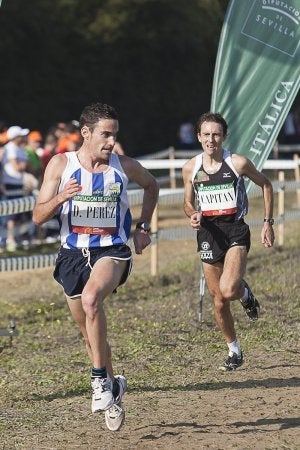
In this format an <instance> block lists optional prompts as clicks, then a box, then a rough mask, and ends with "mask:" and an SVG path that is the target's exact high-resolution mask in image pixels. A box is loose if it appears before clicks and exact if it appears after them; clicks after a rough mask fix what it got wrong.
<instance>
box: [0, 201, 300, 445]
mask: <svg viewBox="0 0 300 450" xmlns="http://www.w3.org/2000/svg"><path fill="white" fill-rule="evenodd" d="M254 209H255V208H254ZM180 214H181V210H180V212H178V211H177V212H176V214H175V213H174V211H173V210H172V211H165V212H164V214H162V216H163V218H162V220H166V217H168V221H169V223H170V221H171V222H172V220H175V221H176V215H178V216H180ZM180 220H181V219H180ZM183 220H185V219H184V218H183ZM185 223H186V222H185ZM259 231H260V230H258V229H254V230H253V231H252V243H253V245H252V249H251V251H250V254H249V262H248V268H247V277H246V279H247V281H248V282H249V284H250V285H251V287H252V289H253V291H254V293H255V294H256V296H257V298H258V299H259V300H260V301H261V305H262V315H261V318H260V320H259V321H258V322H257V323H256V324H255V325H253V323H251V322H249V321H248V320H247V318H246V317H245V315H244V312H243V310H242V308H241V307H240V305H239V304H238V303H237V302H235V303H234V304H233V313H234V317H235V319H236V328H237V334H238V337H239V341H240V343H241V346H242V348H243V351H244V353H245V365H244V366H243V368H241V370H240V371H237V372H236V373H234V374H229V375H228V374H225V375H224V374H223V373H220V372H218V371H217V366H218V364H219V363H221V362H222V361H223V359H224V357H225V356H226V353H227V349H226V345H225V344H224V342H223V339H222V336H221V334H220V332H219V330H218V329H217V327H216V325H215V322H214V317H213V309H212V304H211V300H210V298H209V295H208V293H206V294H205V298H204V310H203V316H204V321H203V323H202V324H201V326H200V324H199V322H198V320H197V317H198V315H197V314H198V297H199V294H198V292H199V260H198V257H197V255H196V252H195V243H193V242H183V241H176V242H174V241H172V242H162V243H160V244H159V261H160V271H159V275H157V276H155V277H150V276H149V253H150V250H149V249H148V250H147V252H146V254H145V255H143V256H142V257H141V258H140V259H139V258H138V257H135V261H134V266H135V269H134V273H133V274H132V275H131V277H130V279H129V281H128V282H127V284H126V285H125V286H123V287H122V288H120V289H119V290H118V292H117V294H115V295H112V296H111V297H110V299H109V300H108V301H107V303H106V312H107V318H108V324H109V339H110V342H111V345H112V351H113V360H114V366H115V371H116V373H125V375H126V376H127V377H128V382H129V384H128V394H127V395H126V396H125V404H126V408H127V418H126V422H125V425H124V427H123V428H122V430H121V431H120V432H119V433H117V434H113V433H109V432H108V431H107V430H106V429H105V426H104V424H103V419H102V418H101V420H100V419H99V417H98V416H97V415H93V416H92V414H91V413H90V385H89V370H90V365H89V361H88V359H87V356H86V354H85V349H84V346H83V342H82V339H81V336H80V335H79V333H78V330H77V328H76V327H75V325H74V323H73V321H72V319H71V317H70V314H69V311H68V309H67V307H66V303H65V301H64V298H63V296H62V293H61V291H60V288H59V287H58V286H56V284H55V283H54V281H53V280H52V276H51V270H45V269H43V270H38V271H36V272H34V273H33V272H23V273H18V274H14V275H13V274H2V275H1V280H2V282H1V286H2V292H1V293H0V319H1V321H0V327H5V326H6V325H7V323H8V321H9V319H10V318H14V320H15V322H16V325H17V329H18V331H19V336H17V337H15V338H13V344H12V346H9V339H8V338H5V337H2V338H0V350H1V353H0V362H1V366H0V448H1V449H3V450H4V449H5V450H11V449H21V448H22V449H35V450H37V449H42V448H45V449H73V448H80V449H81V448H82V449H98V448H99V449H117V448H118V449H131V448H138V449H146V448H147V449H148V448H149V449H156V448H162V449H169V448H173V449H177V448H181V449H184V450H185V449H187V450H189V449H206V448H207V449H229V448H230V449H231V448H238V449H246V448H261V449H277V448H278V449H299V448H300V434H299V431H297V428H298V430H299V425H300V423H299V418H298V417H299V414H298V413H299V409H298V408H299V403H300V402H299V392H300V388H299V380H300V376H299V375H300V373H299V368H300V360H299V355H300V348H299V314H300V302H299V266H300V254H299V245H300V236H299V221H298V222H297V221H295V222H289V223H287V224H286V230H285V231H286V235H285V236H286V239H285V246H284V248H278V247H276V246H275V248H273V249H271V250H266V249H264V248H263V247H261V246H260V244H259V243H258V241H259ZM297 396H298V400H297ZM187 398H188V401H187ZM245 399H246V400H245ZM263 402H264V403H263ZM297 409H298V413H297ZM237 411H239V412H238V413H237Z"/></svg>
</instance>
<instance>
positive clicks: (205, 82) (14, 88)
mask: <svg viewBox="0 0 300 450" xmlns="http://www.w3.org/2000/svg"><path fill="white" fill-rule="evenodd" d="M227 3H228V2H227V1H225V0H219V1H218V0H189V1H188V2H187V1H186V2H184V1H182V0H177V1H174V0H102V1H101V2H99V0H86V1H84V2H82V1H80V0H56V1H54V0H26V2H23V1H21V0H14V1H13V2H11V1H9V0H3V3H2V7H1V9H0V30H1V31H0V34H1V39H0V55H1V61H2V65H1V66H2V68H1V87H2V95H1V105H0V118H2V119H4V120H6V121H7V122H9V124H12V123H19V124H22V125H26V126H29V127H30V128H40V129H42V130H43V131H45V130H46V129H47V128H48V127H49V126H50V125H51V124H52V123H54V122H56V121H59V120H71V119H77V118H78V116H79V114H80V112H81V110H82V108H83V106H85V105H86V104H88V103H91V102H95V101H103V102H107V103H111V104H113V105H115V106H116V108H117V110H118V112H119V116H120V140H121V142H122V144H123V146H124V147H125V149H126V151H127V152H128V154H131V155H138V154H142V153H148V152H151V151H154V150H158V149H161V148H164V147H167V146H168V145H172V144H174V140H175V137H176V131H177V128H178V126H179V124H180V122H181V121H182V119H183V117H185V116H187V115H188V116H190V117H191V119H192V120H196V118H197V116H198V115H199V114H200V113H201V112H203V111H205V110H207V109H208V108H209V104H210V94H211V87H212V78H213V69H214V63H215V58H216V52H217V45H218V40H219V34H220V31H221V26H222V20H223V17H224V13H225V10H226V7H227Z"/></svg>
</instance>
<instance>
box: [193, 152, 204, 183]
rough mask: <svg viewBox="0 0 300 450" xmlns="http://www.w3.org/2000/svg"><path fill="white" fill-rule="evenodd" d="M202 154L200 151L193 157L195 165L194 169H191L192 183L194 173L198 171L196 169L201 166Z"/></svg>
mask: <svg viewBox="0 0 300 450" xmlns="http://www.w3.org/2000/svg"><path fill="white" fill-rule="evenodd" d="M202 155H203V153H200V154H199V155H197V156H196V158H195V165H194V170H193V173H192V183H193V181H194V178H195V176H196V173H197V172H198V170H199V169H200V167H201V166H202V160H203V157H202Z"/></svg>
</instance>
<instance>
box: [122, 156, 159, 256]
mask: <svg viewBox="0 0 300 450" xmlns="http://www.w3.org/2000/svg"><path fill="white" fill-rule="evenodd" d="M120 161H121V163H122V166H123V168H124V170H125V172H126V174H127V176H128V178H129V179H130V180H132V181H134V182H135V183H137V184H138V185H139V186H141V188H143V189H144V197H143V204H142V211H141V216H140V219H139V222H148V223H150V221H151V218H152V214H153V211H154V208H155V206H156V204H157V201H158V192H159V187H158V183H157V181H156V180H155V178H154V177H153V176H152V175H151V174H150V172H148V170H146V169H145V168H144V167H143V166H142V165H141V164H140V163H139V162H138V161H135V160H134V159H132V158H129V157H126V156H124V157H123V158H122V160H121V159H120ZM133 241H134V246H135V252H136V254H138V255H140V254H142V252H143V250H144V248H146V247H147V246H148V245H149V244H150V243H151V239H150V236H149V233H148V232H146V231H144V230H141V229H137V230H135V233H134V236H133Z"/></svg>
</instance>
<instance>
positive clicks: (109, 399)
mask: <svg viewBox="0 0 300 450" xmlns="http://www.w3.org/2000/svg"><path fill="white" fill-rule="evenodd" d="M91 385H92V389H93V395H92V412H93V413H94V412H97V411H105V410H106V409H109V408H110V407H111V406H112V405H113V403H114V396H113V395H112V382H111V379H110V378H108V377H107V378H93V379H92V381H91Z"/></svg>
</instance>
